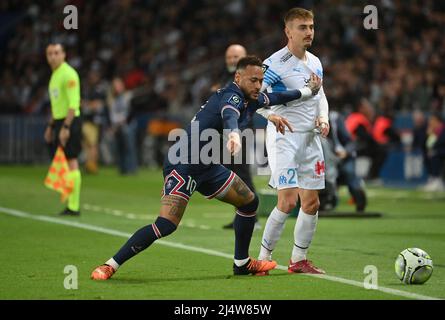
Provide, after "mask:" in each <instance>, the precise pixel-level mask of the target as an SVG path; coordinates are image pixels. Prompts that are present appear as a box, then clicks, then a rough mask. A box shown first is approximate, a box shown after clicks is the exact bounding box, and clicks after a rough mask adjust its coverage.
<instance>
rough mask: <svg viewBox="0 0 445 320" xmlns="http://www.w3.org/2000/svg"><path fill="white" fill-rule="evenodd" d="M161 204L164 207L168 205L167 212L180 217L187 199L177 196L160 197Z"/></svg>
mask: <svg viewBox="0 0 445 320" xmlns="http://www.w3.org/2000/svg"><path fill="white" fill-rule="evenodd" d="M161 204H162V205H163V206H165V207H170V208H169V210H168V214H169V215H171V216H175V217H178V218H181V217H182V215H183V214H184V211H185V208H186V207H187V201H185V200H184V199H181V198H178V197H164V198H162V199H161Z"/></svg>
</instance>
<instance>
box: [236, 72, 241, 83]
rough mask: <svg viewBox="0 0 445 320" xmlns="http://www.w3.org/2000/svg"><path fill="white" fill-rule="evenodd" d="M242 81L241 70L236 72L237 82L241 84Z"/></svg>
mask: <svg viewBox="0 0 445 320" xmlns="http://www.w3.org/2000/svg"><path fill="white" fill-rule="evenodd" d="M240 80H241V72H240V70H236V71H235V82H236V83H239V82H240Z"/></svg>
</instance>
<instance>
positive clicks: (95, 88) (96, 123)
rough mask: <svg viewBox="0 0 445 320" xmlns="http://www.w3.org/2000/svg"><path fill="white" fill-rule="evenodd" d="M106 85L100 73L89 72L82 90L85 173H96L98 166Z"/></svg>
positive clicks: (95, 71) (104, 117) (103, 121)
mask: <svg viewBox="0 0 445 320" xmlns="http://www.w3.org/2000/svg"><path fill="white" fill-rule="evenodd" d="M107 90H108V84H107V83H106V82H105V81H103V80H101V75H100V72H99V71H97V70H91V71H90V72H89V74H88V78H87V81H86V86H85V87H84V88H83V90H82V95H83V98H84V99H83V104H82V119H83V125H82V134H83V148H84V151H85V155H86V162H85V170H86V172H87V173H93V174H94V173H97V171H98V164H99V139H100V134H101V131H102V129H103V125H104V124H105V119H106V106H105V98H106V94H107Z"/></svg>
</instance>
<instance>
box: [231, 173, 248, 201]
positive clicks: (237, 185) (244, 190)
mask: <svg viewBox="0 0 445 320" xmlns="http://www.w3.org/2000/svg"><path fill="white" fill-rule="evenodd" d="M233 188H234V189H235V191H236V193H237V194H239V195H240V196H241V197H243V198H248V197H249V195H250V194H251V193H252V191H250V189H249V187H248V186H247V185H246V184H245V183H244V181H243V180H241V179H240V178H239V177H238V176H236V177H235V181H233Z"/></svg>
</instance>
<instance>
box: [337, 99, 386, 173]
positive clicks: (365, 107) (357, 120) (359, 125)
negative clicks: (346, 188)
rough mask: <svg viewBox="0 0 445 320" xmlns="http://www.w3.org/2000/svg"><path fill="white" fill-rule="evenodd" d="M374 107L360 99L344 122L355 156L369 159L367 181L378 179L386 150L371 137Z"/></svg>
mask: <svg viewBox="0 0 445 320" xmlns="http://www.w3.org/2000/svg"><path fill="white" fill-rule="evenodd" d="M374 117H375V110H374V107H373V106H372V105H371V104H370V103H369V101H368V100H367V99H361V100H360V102H358V104H357V105H356V108H355V111H354V112H352V113H351V114H350V115H349V116H348V117H347V118H346V122H345V126H346V129H347V130H348V132H349V134H350V135H351V137H352V139H353V140H354V141H355V143H356V146H357V155H358V156H365V157H368V158H370V160H371V167H370V169H369V172H368V176H367V178H368V179H378V178H379V172H380V169H381V167H382V165H383V163H384V161H385V159H386V154H387V150H386V148H385V147H384V146H383V145H382V144H379V143H378V142H377V141H376V140H375V139H374V137H373V121H374Z"/></svg>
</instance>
